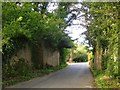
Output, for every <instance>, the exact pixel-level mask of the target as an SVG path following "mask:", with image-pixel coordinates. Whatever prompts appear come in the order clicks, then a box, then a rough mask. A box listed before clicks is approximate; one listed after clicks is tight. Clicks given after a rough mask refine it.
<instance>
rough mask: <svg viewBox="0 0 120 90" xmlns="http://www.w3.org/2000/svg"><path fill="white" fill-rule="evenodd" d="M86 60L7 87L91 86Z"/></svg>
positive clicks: (91, 78)
mask: <svg viewBox="0 0 120 90" xmlns="http://www.w3.org/2000/svg"><path fill="white" fill-rule="evenodd" d="M93 80H94V79H93V76H92V74H91V72H90V70H89V64H88V62H83V63H72V64H70V65H69V66H68V67H66V68H64V69H62V70H60V71H57V72H55V73H52V74H50V75H47V76H44V77H42V78H41V77H40V78H34V79H32V80H29V81H26V82H22V83H19V84H17V85H14V86H11V87H8V88H93V87H92V82H93Z"/></svg>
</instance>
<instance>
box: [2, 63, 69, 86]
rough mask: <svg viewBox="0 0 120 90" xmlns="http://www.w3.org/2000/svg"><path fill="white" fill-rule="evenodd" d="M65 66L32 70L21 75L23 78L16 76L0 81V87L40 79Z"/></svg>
mask: <svg viewBox="0 0 120 90" xmlns="http://www.w3.org/2000/svg"><path fill="white" fill-rule="evenodd" d="M66 66H67V64H62V65H60V66H57V67H47V68H46V67H45V68H43V69H40V70H38V69H36V70H32V71H31V72H29V74H27V75H23V76H20V75H18V76H16V77H14V78H13V77H9V78H6V79H3V80H2V87H3V88H5V87H7V86H11V85H14V84H17V83H19V82H23V81H27V80H30V79H32V78H36V77H42V76H44V75H48V74H50V73H52V72H55V71H58V70H60V69H63V68H65V67H66Z"/></svg>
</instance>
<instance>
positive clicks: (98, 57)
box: [94, 45, 102, 70]
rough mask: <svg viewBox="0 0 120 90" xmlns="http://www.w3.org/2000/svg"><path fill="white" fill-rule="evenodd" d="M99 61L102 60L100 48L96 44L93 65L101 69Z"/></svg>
mask: <svg viewBox="0 0 120 90" xmlns="http://www.w3.org/2000/svg"><path fill="white" fill-rule="evenodd" d="M101 62H102V48H99V47H98V45H96V48H95V58H94V66H95V68H96V69H97V70H101V69H102V66H101Z"/></svg>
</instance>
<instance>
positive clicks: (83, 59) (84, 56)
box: [73, 54, 87, 62]
mask: <svg viewBox="0 0 120 90" xmlns="http://www.w3.org/2000/svg"><path fill="white" fill-rule="evenodd" d="M73 61H75V62H86V61H87V54H80V55H79V56H77V57H76V58H74V59H73Z"/></svg>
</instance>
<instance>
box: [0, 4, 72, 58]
mask: <svg viewBox="0 0 120 90" xmlns="http://www.w3.org/2000/svg"><path fill="white" fill-rule="evenodd" d="M42 4H43V5H45V7H47V4H48V3H42ZM2 7H3V8H2V14H3V17H2V23H3V25H2V30H3V32H2V36H3V37H2V46H3V56H5V57H7V58H5V59H10V56H11V55H12V54H13V53H14V52H15V51H17V50H16V49H20V48H22V46H21V45H22V44H24V39H25V40H28V41H31V43H34V44H38V45H39V44H41V42H43V43H44V45H46V47H50V48H52V49H57V48H59V46H60V45H59V44H61V40H62V39H65V38H69V37H68V35H67V34H65V33H64V31H63V28H64V27H65V22H64V19H63V18H59V17H57V15H56V14H55V13H49V12H48V11H47V9H46V8H43V9H46V10H45V11H44V13H39V12H38V11H35V10H32V8H34V7H35V5H33V4H32V3H26V2H25V3H21V4H20V3H19V4H16V3H15V2H4V3H3V4H2ZM60 7H61V6H60ZM63 10H64V11H65V9H63ZM41 12H42V11H41ZM58 12H59V10H58ZM58 12H56V13H58ZM17 37H20V38H18V39H14V38H17ZM21 38H23V39H21ZM19 39H20V40H19ZM69 42H71V41H70V38H69V40H68V43H69ZM16 46H17V47H16ZM18 47H19V48H18Z"/></svg>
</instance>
